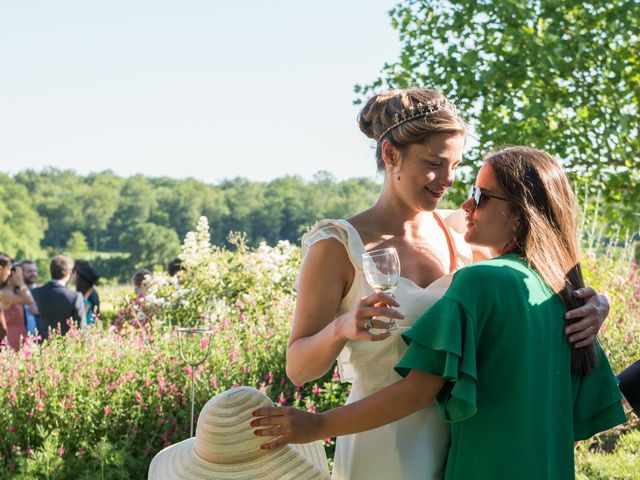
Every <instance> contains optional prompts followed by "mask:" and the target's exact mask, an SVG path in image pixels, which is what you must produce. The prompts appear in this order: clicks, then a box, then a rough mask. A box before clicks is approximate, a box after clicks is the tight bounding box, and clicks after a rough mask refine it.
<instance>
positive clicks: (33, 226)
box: [0, 174, 47, 259]
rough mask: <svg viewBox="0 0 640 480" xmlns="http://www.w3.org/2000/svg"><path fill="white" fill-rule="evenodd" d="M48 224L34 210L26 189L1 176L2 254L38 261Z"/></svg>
mask: <svg viewBox="0 0 640 480" xmlns="http://www.w3.org/2000/svg"><path fill="white" fill-rule="evenodd" d="M46 227H47V221H46V220H45V219H43V218H41V217H39V216H38V213H37V212H36V211H35V210H34V208H33V203H32V199H31V197H30V195H29V192H28V191H27V189H26V188H25V187H24V186H23V185H20V184H17V183H16V182H15V181H13V179H12V178H11V177H9V176H8V175H4V174H0V251H3V252H5V253H8V254H9V255H11V256H12V257H14V258H18V259H24V258H27V257H29V258H36V257H38V256H40V254H41V252H42V251H41V248H40V240H42V238H43V236H44V230H45V229H46Z"/></svg>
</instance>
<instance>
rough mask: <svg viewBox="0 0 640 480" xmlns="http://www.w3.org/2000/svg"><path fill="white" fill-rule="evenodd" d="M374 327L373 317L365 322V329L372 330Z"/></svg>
mask: <svg viewBox="0 0 640 480" xmlns="http://www.w3.org/2000/svg"><path fill="white" fill-rule="evenodd" d="M372 328H373V323H372V322H371V319H369V320H367V321H366V322H365V323H364V329H365V330H371V329H372Z"/></svg>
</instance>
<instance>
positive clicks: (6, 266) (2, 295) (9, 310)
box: [0, 253, 33, 351]
mask: <svg viewBox="0 0 640 480" xmlns="http://www.w3.org/2000/svg"><path fill="white" fill-rule="evenodd" d="M0 281H2V287H1V288H0V307H1V308H2V310H3V315H2V317H3V319H2V327H3V329H4V331H5V335H6V338H7V343H8V344H9V346H10V347H11V348H13V349H14V350H15V351H18V350H20V345H21V343H22V340H23V339H24V338H26V336H27V330H26V328H25V324H24V311H23V305H28V304H30V303H33V298H32V297H31V293H30V292H29V289H28V288H27V286H26V285H25V284H24V279H23V277H22V269H21V268H20V267H19V266H18V267H14V266H13V262H12V261H11V258H10V257H9V256H8V255H6V254H4V253H0Z"/></svg>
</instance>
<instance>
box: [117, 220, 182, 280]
mask: <svg viewBox="0 0 640 480" xmlns="http://www.w3.org/2000/svg"><path fill="white" fill-rule="evenodd" d="M120 245H121V246H122V248H123V250H125V251H126V252H129V253H131V263H132V264H133V267H134V268H142V267H144V268H149V269H152V268H154V267H159V266H161V267H164V266H165V265H166V264H167V263H168V262H169V261H170V260H171V259H172V258H175V257H176V256H177V255H178V254H179V253H180V240H179V238H178V234H177V233H176V232H175V230H172V229H171V228H167V227H163V226H161V225H156V224H154V223H139V224H137V225H133V226H131V227H130V228H129V229H127V230H126V231H125V232H123V233H122V236H121V238H120Z"/></svg>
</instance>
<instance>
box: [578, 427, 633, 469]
mask: <svg viewBox="0 0 640 480" xmlns="http://www.w3.org/2000/svg"><path fill="white" fill-rule="evenodd" d="M638 452H640V429H633V430H630V431H628V432H626V433H623V434H622V435H620V437H619V438H618V439H617V442H616V445H615V450H614V451H613V452H606V451H604V450H602V449H600V448H598V446H597V444H596V445H594V444H591V445H590V444H589V442H582V444H581V445H580V446H579V447H578V449H577V450H576V466H577V468H576V479H577V480H638V479H640V456H639V455H638Z"/></svg>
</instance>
